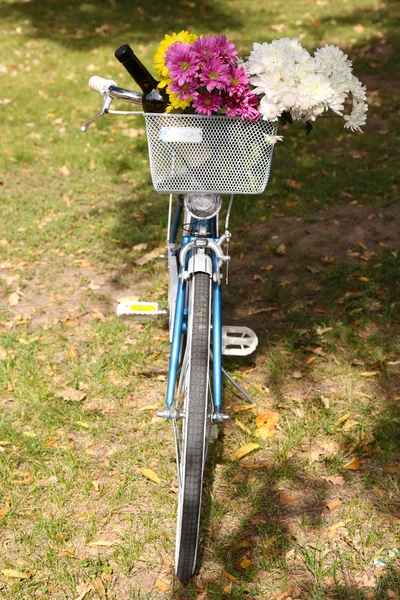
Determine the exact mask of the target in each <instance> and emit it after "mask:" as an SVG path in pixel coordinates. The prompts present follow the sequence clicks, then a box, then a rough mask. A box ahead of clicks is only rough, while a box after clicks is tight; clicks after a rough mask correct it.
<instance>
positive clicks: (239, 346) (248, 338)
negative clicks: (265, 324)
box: [222, 326, 258, 356]
mask: <svg viewBox="0 0 400 600" xmlns="http://www.w3.org/2000/svg"><path fill="white" fill-rule="evenodd" d="M257 345H258V337H257V336H256V334H255V333H254V331H253V330H252V329H250V328H249V327H239V326H238V327H234V326H232V327H229V326H223V327H222V354H227V355H229V356H247V355H248V354H251V353H252V352H254V350H255V349H256V348H257Z"/></svg>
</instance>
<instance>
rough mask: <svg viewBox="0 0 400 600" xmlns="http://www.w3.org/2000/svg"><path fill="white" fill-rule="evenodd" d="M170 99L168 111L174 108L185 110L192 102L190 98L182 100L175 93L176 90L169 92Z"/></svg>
mask: <svg viewBox="0 0 400 600" xmlns="http://www.w3.org/2000/svg"><path fill="white" fill-rule="evenodd" d="M169 99H170V102H171V104H170V105H169V106H168V107H167V112H168V113H169V112H171V110H173V109H174V108H181V109H182V110H185V108H188V106H190V103H191V101H192V100H191V99H190V100H181V99H180V98H178V95H177V94H174V92H171V93H170V94H169Z"/></svg>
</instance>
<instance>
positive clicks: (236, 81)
mask: <svg viewBox="0 0 400 600" xmlns="http://www.w3.org/2000/svg"><path fill="white" fill-rule="evenodd" d="M248 89H249V78H248V76H247V75H246V73H245V72H244V69H243V67H231V72H230V78H229V85H228V89H227V91H228V94H229V95H230V96H233V95H236V96H238V95H241V94H244V93H245V92H247V91H248Z"/></svg>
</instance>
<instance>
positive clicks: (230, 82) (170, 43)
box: [154, 31, 260, 121]
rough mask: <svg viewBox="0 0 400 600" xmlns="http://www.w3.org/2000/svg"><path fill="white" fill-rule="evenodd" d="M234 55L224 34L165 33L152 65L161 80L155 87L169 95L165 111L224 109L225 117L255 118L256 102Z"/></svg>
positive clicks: (200, 112) (256, 114) (247, 78)
mask: <svg viewBox="0 0 400 600" xmlns="http://www.w3.org/2000/svg"><path fill="white" fill-rule="evenodd" d="M237 54H238V53H237V51H236V50H235V45H234V43H233V42H231V41H229V40H227V39H226V37H225V36H224V35H218V36H214V35H203V36H201V37H197V36H196V35H195V34H193V33H188V32H187V31H181V32H180V33H178V34H176V33H174V34H173V35H166V36H165V39H164V40H163V41H162V42H161V44H160V47H159V49H158V50H157V53H156V55H155V56H154V65H155V68H156V71H157V73H158V75H159V77H160V79H161V80H160V83H159V87H166V88H167V93H168V94H169V99H170V102H171V104H170V106H169V107H168V108H167V112H171V111H172V110H174V109H187V108H189V107H192V108H193V109H194V112H195V113H197V114H199V115H207V116H209V117H210V116H211V114H212V113H217V112H219V111H220V110H221V109H224V111H225V113H226V115H227V116H228V117H242V119H249V120H251V121H254V120H256V119H258V118H259V117H260V113H259V111H258V110H257V106H258V105H259V103H260V101H259V99H258V97H257V96H256V94H255V93H254V92H252V91H251V89H250V85H249V77H248V75H247V74H246V73H245V71H244V68H243V67H242V66H239V64H238V56H237Z"/></svg>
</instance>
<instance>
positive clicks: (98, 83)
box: [89, 75, 117, 94]
mask: <svg viewBox="0 0 400 600" xmlns="http://www.w3.org/2000/svg"><path fill="white" fill-rule="evenodd" d="M110 85H115V86H116V85H117V84H116V83H115V81H113V80H112V79H104V77H98V76H97V75H93V77H91V78H90V79H89V87H90V88H91V89H92V90H94V91H95V92H99V93H100V94H105V93H106V92H107V90H108V88H109V87H110Z"/></svg>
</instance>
